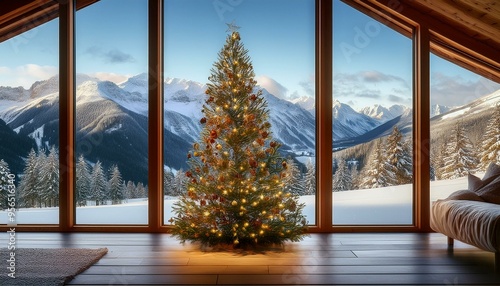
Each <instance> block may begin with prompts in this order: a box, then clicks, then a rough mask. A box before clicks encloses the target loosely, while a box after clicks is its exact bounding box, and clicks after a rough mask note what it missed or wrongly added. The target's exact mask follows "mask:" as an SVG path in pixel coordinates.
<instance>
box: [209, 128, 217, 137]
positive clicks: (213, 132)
mask: <svg viewBox="0 0 500 286" xmlns="http://www.w3.org/2000/svg"><path fill="white" fill-rule="evenodd" d="M210 137H212V138H213V139H217V131H215V130H212V131H210Z"/></svg>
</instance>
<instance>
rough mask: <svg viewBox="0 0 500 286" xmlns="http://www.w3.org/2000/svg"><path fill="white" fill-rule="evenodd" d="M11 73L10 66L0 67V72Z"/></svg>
mask: <svg viewBox="0 0 500 286" xmlns="http://www.w3.org/2000/svg"><path fill="white" fill-rule="evenodd" d="M9 73H11V70H10V68H8V67H0V74H9Z"/></svg>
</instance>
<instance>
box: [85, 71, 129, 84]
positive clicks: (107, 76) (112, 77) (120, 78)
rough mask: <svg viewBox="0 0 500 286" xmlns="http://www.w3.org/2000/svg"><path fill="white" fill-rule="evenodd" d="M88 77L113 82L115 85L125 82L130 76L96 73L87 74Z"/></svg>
mask: <svg viewBox="0 0 500 286" xmlns="http://www.w3.org/2000/svg"><path fill="white" fill-rule="evenodd" d="M89 75H90V76H93V77H96V78H98V79H100V80H107V81H111V82H114V83H116V84H120V83H122V82H124V81H126V80H127V79H128V78H129V77H130V76H128V75H121V74H115V73H109V72H96V73H92V74H89Z"/></svg>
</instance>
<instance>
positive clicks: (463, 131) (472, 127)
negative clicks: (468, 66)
mask: <svg viewBox="0 0 500 286" xmlns="http://www.w3.org/2000/svg"><path fill="white" fill-rule="evenodd" d="M430 124H431V130H430V131H431V134H430V135H431V143H430V148H431V152H430V156H431V158H430V159H431V182H430V184H431V202H432V201H436V200H438V199H444V198H447V197H448V196H449V195H450V194H451V193H453V192H455V191H458V190H467V189H469V182H468V178H467V177H468V174H469V173H471V176H475V177H478V178H480V179H483V178H484V176H485V172H486V169H487V167H488V165H489V164H490V163H496V164H499V163H500V145H499V144H498V142H500V84H497V83H495V82H492V81H490V80H488V79H486V78H484V77H481V76H479V75H477V74H474V73H472V72H470V71H468V70H465V69H463V68H461V67H459V66H457V65H455V64H453V63H451V62H449V61H447V60H445V59H443V58H440V57H438V56H436V55H434V54H432V55H431V121H430Z"/></svg>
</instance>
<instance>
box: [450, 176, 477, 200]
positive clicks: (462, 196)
mask: <svg viewBox="0 0 500 286" xmlns="http://www.w3.org/2000/svg"><path fill="white" fill-rule="evenodd" d="M480 180H481V179H480ZM446 199H447V200H469V201H479V202H484V199H483V198H481V197H480V196H479V195H478V194H477V193H476V192H472V191H470V190H459V191H455V192H453V193H451V194H450V195H449V196H448V197H447V198H446Z"/></svg>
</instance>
